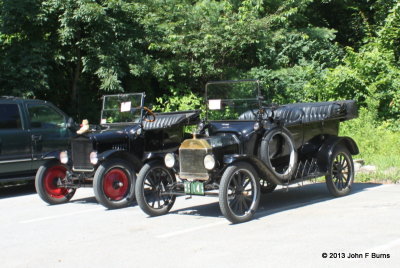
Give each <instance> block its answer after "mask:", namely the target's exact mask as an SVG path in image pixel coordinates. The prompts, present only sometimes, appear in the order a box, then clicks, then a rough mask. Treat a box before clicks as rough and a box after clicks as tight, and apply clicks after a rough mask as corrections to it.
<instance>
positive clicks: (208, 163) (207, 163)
mask: <svg viewBox="0 0 400 268" xmlns="http://www.w3.org/2000/svg"><path fill="white" fill-rule="evenodd" d="M204 167H205V168H206V169H208V170H211V169H213V168H214V167H215V158H214V156H213V155H211V154H208V155H206V156H205V157H204Z"/></svg>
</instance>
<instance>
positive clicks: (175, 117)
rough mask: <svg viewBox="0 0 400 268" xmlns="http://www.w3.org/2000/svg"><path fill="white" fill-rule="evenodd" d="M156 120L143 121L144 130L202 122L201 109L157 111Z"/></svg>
mask: <svg viewBox="0 0 400 268" xmlns="http://www.w3.org/2000/svg"><path fill="white" fill-rule="evenodd" d="M155 116H156V120H155V121H154V122H145V121H144V122H143V129H144V130H154V129H163V128H170V127H173V126H177V125H194V124H197V123H198V122H200V110H192V111H183V112H171V113H156V114H155Z"/></svg>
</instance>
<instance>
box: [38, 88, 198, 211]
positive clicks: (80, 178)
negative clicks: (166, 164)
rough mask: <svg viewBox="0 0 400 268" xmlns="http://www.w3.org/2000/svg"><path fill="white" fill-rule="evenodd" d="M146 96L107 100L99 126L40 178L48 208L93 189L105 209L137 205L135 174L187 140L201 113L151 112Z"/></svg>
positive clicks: (45, 168)
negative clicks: (187, 129) (187, 131)
mask: <svg viewBox="0 0 400 268" xmlns="http://www.w3.org/2000/svg"><path fill="white" fill-rule="evenodd" d="M144 97H145V95H144V93H133V94H119V95H107V96H104V97H103V108H102V113H101V124H100V126H97V127H95V128H90V130H89V131H88V132H87V133H84V134H82V135H78V136H76V137H75V138H73V139H72V140H71V149H70V150H69V151H61V152H60V151H58V152H53V156H54V157H56V158H57V160H55V161H54V162H53V163H52V164H51V165H48V166H43V167H42V168H41V169H40V170H39V171H38V173H37V176H36V186H37V189H38V193H39V194H40V196H41V197H42V199H43V200H44V201H46V202H48V203H50V204H58V203H63V202H66V201H68V200H69V199H70V198H71V197H72V195H73V194H74V192H75V189H77V188H79V187H85V186H86V187H92V186H93V187H94V192H95V196H96V199H97V200H98V201H99V202H100V203H101V204H102V205H104V206H106V207H108V208H110V209H112V208H121V207H125V206H127V205H129V204H131V202H132V201H133V200H134V185H135V180H136V173H137V172H139V170H140V169H141V167H142V166H143V163H145V162H146V161H148V159H162V158H163V156H164V154H165V153H167V152H175V151H177V149H178V148H179V145H180V144H181V142H182V140H184V127H185V126H186V125H188V124H196V123H198V121H199V111H186V112H172V113H158V114H157V113H155V114H154V113H152V111H150V110H149V109H148V108H146V107H144V106H143V102H144Z"/></svg>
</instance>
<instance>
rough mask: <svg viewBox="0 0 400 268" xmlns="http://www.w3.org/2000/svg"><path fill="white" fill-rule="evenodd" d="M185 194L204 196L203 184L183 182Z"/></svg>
mask: <svg viewBox="0 0 400 268" xmlns="http://www.w3.org/2000/svg"><path fill="white" fill-rule="evenodd" d="M184 184H185V194H190V195H204V184H203V183H202V182H198V181H194V182H190V181H185V182H184Z"/></svg>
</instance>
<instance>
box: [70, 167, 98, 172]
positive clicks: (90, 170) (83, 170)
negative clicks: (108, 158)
mask: <svg viewBox="0 0 400 268" xmlns="http://www.w3.org/2000/svg"><path fill="white" fill-rule="evenodd" d="M72 171H76V172H93V171H94V168H92V169H75V168H72Z"/></svg>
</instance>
